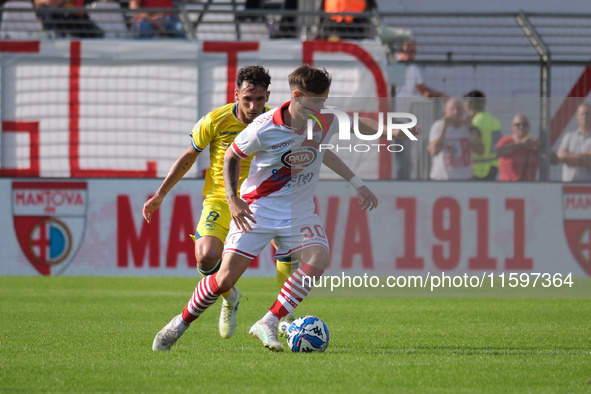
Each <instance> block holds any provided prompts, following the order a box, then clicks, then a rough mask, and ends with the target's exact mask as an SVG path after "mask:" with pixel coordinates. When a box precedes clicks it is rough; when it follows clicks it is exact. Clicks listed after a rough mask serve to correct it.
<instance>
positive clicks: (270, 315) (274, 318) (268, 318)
mask: <svg viewBox="0 0 591 394" xmlns="http://www.w3.org/2000/svg"><path fill="white" fill-rule="evenodd" d="M261 321H263V322H265V323H270V324H277V323H279V318H278V317H277V316H275V315H274V314H273V313H271V311H268V312H267V313H266V314H265V316H263V318H262V319H261Z"/></svg>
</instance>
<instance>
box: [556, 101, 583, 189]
mask: <svg viewBox="0 0 591 394" xmlns="http://www.w3.org/2000/svg"><path fill="white" fill-rule="evenodd" d="M577 123H578V125H579V130H576V131H571V132H570V133H567V134H565V136H564V137H563V138H562V141H560V146H559V147H558V152H556V155H557V157H558V160H559V162H560V163H562V164H563V166H562V181H563V182H589V181H591V104H589V103H583V104H581V105H579V107H578V108H577Z"/></svg>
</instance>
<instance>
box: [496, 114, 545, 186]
mask: <svg viewBox="0 0 591 394" xmlns="http://www.w3.org/2000/svg"><path fill="white" fill-rule="evenodd" d="M529 128H530V123H529V119H528V118H527V116H525V115H523V114H517V115H515V116H514V117H513V120H512V121H511V129H512V130H513V135H507V136H504V137H502V138H501V139H500V140H499V142H498V143H497V155H498V156H499V181H535V180H536V174H537V172H538V148H539V146H540V142H539V141H538V140H537V138H533V137H532V136H530V135H529Z"/></svg>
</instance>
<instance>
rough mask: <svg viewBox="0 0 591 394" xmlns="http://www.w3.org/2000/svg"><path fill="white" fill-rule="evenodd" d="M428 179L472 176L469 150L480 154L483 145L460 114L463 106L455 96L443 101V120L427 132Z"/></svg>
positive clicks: (453, 178) (442, 179)
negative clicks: (429, 162)
mask: <svg viewBox="0 0 591 394" xmlns="http://www.w3.org/2000/svg"><path fill="white" fill-rule="evenodd" d="M428 150H429V154H430V155H431V174H430V177H431V179H434V180H439V181H445V180H466V179H471V178H473V177H474V172H473V170H472V152H475V153H479V154H481V153H482V152H484V145H483V144H482V140H481V139H480V135H479V133H478V131H477V130H475V129H474V128H473V127H472V125H471V124H470V123H469V122H468V121H467V119H465V117H464V105H463V104H462V102H461V101H460V100H458V99H456V98H450V99H449V100H447V102H446V103H445V108H444V110H443V119H440V120H438V121H436V122H435V123H433V125H432V126H431V130H430V131H429V147H428Z"/></svg>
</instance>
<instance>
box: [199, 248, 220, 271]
mask: <svg viewBox="0 0 591 394" xmlns="http://www.w3.org/2000/svg"><path fill="white" fill-rule="evenodd" d="M220 257H221V256H219V255H218V253H215V252H209V251H205V252H200V251H196V252H195V258H196V260H197V265H198V266H199V268H200V269H202V270H204V271H209V270H211V269H213V268H214V267H215V266H216V264H217V263H218V261H219V259H220Z"/></svg>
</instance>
